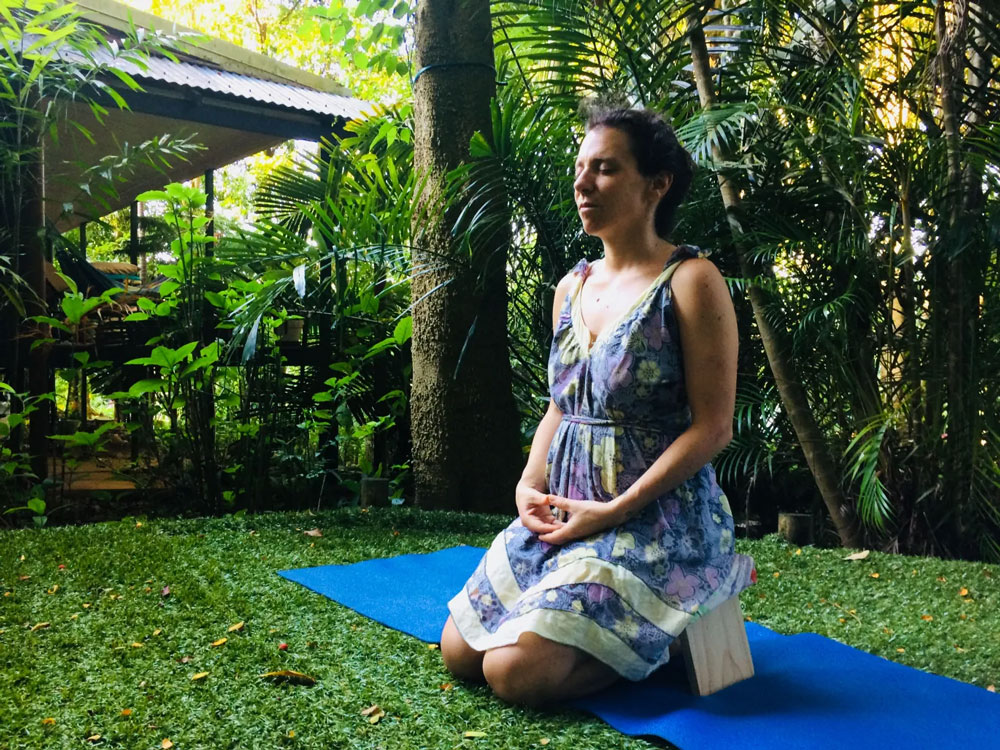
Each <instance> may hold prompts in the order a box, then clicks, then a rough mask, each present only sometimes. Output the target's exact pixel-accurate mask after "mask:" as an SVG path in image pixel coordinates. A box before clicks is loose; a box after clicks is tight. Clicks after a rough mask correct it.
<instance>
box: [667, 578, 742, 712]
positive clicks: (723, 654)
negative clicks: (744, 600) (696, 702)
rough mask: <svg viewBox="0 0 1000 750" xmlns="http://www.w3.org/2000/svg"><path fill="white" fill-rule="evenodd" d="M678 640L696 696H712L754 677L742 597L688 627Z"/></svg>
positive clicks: (737, 597) (722, 605) (726, 602)
mask: <svg viewBox="0 0 1000 750" xmlns="http://www.w3.org/2000/svg"><path fill="white" fill-rule="evenodd" d="M679 641H680V650H681V652H682V653H683V654H684V663H685V665H686V667H687V675H688V681H689V683H690V685H691V692H692V693H694V694H695V695H711V694H712V693H716V692H718V691H719V690H722V689H723V688H725V687H729V686H730V685H733V684H735V683H737V682H740V681H741V680H746V679H749V678H750V677H753V659H751V657H750V644H749V643H748V642H747V631H746V628H745V627H744V625H743V610H741V609H740V597H739V595H736V596H734V597H733V598H731V599H727V600H726V601H725V602H723V603H722V604H720V605H719V606H718V607H716V608H715V609H713V610H712V611H711V612H709V613H708V614H707V615H705V616H704V617H700V618H699V619H697V620H695V621H694V622H693V623H691V624H690V625H688V627H687V628H685V629H684V632H683V633H681V634H680V637H679Z"/></svg>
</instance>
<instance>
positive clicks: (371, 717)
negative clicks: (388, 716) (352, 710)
mask: <svg viewBox="0 0 1000 750" xmlns="http://www.w3.org/2000/svg"><path fill="white" fill-rule="evenodd" d="M361 715H362V716H367V717H368V723H369V724H378V723H379V722H380V721H381V720H382V717H383V716H385V711H384V710H383V709H382V707H381V706H379V705H378V704H377V703H376V704H374V705H372V706H369V707H368V708H366V709H365V710H364V711H362V712H361Z"/></svg>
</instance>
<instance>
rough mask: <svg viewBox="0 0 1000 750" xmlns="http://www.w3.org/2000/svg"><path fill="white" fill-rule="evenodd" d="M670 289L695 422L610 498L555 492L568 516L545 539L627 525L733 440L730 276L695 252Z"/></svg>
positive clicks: (734, 338)
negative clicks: (566, 496)
mask: <svg viewBox="0 0 1000 750" xmlns="http://www.w3.org/2000/svg"><path fill="white" fill-rule="evenodd" d="M672 291H673V305H674V313H675V315H676V316H677V324H678V328H679V330H680V337H681V349H682V351H683V355H684V356H683V359H684V382H685V388H686V391H687V397H688V403H689V405H690V407H691V426H690V427H689V428H688V429H687V430H685V431H684V432H683V433H681V435H680V436H678V438H677V439H676V440H675V441H674V442H673V443H671V444H670V447H669V448H667V450H665V451H664V452H663V454H662V455H661V456H660V457H659V458H658V459H656V461H654V462H653V464H652V465H651V466H650V467H649V468H648V469H647V470H646V471H645V473H643V475H642V476H640V477H639V479H637V480H636V482H635V483H634V484H633V485H632V486H631V487H629V488H628V489H627V490H626V491H625V492H623V493H622V494H621V495H619V496H618V497H616V498H615V499H614V500H612V501H611V502H609V503H589V502H581V501H576V500H565V499H563V498H555V497H553V498H552V500H551V504H552V505H554V506H555V507H557V508H559V509H560V510H565V511H568V512H569V513H570V517H569V520H568V521H567V522H566V524H565V525H564V526H563V527H562V528H561V529H557V530H555V531H553V532H550V533H548V534H546V535H544V536H542V537H540V538H541V539H542V541H545V542H549V543H550V544H564V543H566V542H568V541H572V540H573V539H580V538H583V537H585V536H589V535H590V534H594V533H596V532H598V531H602V530H604V529H607V528H610V527H612V526H617V525H619V524H621V523H623V522H624V521H626V520H628V519H629V518H632V517H633V516H635V515H636V514H637V513H638V512H639V511H640V510H642V509H643V508H644V507H645V506H646V505H647V504H649V503H650V502H652V501H653V500H654V499H655V498H657V497H659V496H661V495H663V494H664V493H666V492H668V491H670V490H672V489H673V488H674V487H677V486H678V485H679V484H681V483H682V482H683V481H685V480H686V479H688V478H690V477H691V476H693V475H694V474H695V472H697V471H698V470H699V469H700V468H701V467H702V466H704V465H705V464H706V463H708V462H709V461H711V460H712V458H713V457H715V455H716V454H718V452H719V451H721V450H722V449H723V448H725V447H726V445H727V444H728V443H729V441H730V439H731V438H732V423H733V410H734V408H735V404H736V355H737V349H738V346H739V336H738V333H737V328H736V313H735V311H734V310H733V303H732V300H731V299H730V297H729V289H728V288H727V287H726V282H725V279H723V278H722V274H721V273H719V271H718V269H717V268H716V267H715V265H714V264H713V263H712V262H711V261H708V260H705V259H703V258H695V259H691V260H688V261H685V262H684V263H682V264H681V265H680V266H679V267H678V269H677V270H676V271H675V272H674V276H673V282H672ZM574 521H575V523H574Z"/></svg>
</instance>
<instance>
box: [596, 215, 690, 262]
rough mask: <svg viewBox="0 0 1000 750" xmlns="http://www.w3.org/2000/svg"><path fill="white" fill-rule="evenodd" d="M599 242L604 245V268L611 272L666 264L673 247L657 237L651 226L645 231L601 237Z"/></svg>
mask: <svg viewBox="0 0 1000 750" xmlns="http://www.w3.org/2000/svg"><path fill="white" fill-rule="evenodd" d="M601 241H602V242H603V243H604V267H605V268H606V269H607V270H609V271H612V272H617V271H623V270H626V269H629V268H635V267H637V266H646V265H652V264H657V263H660V264H662V263H666V261H667V257H668V256H669V254H670V253H672V252H673V251H674V245H671V244H670V243H669V242H667V241H666V240H664V239H663V238H661V237H660V236H659V235H657V234H656V232H655V231H654V230H653V227H652V226H649V227H646V228H645V231H639V232H628V233H626V234H623V235H616V236H611V237H602V238H601Z"/></svg>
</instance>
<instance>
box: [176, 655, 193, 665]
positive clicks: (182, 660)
mask: <svg viewBox="0 0 1000 750" xmlns="http://www.w3.org/2000/svg"><path fill="white" fill-rule="evenodd" d="M178 661H179V662H180V663H181V664H187V663H188V662H189V661H191V657H190V656H182V657H181V658H180V659H178Z"/></svg>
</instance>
